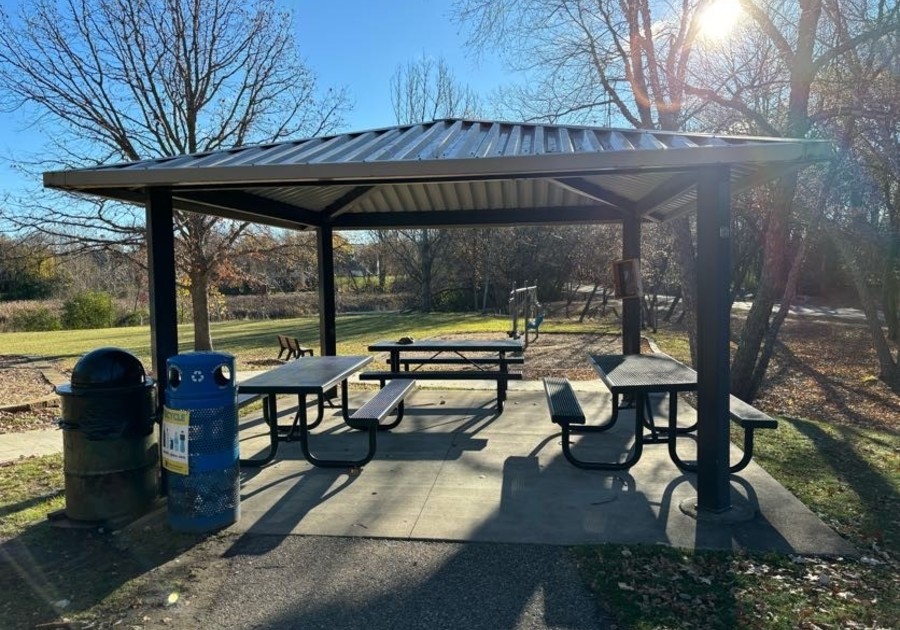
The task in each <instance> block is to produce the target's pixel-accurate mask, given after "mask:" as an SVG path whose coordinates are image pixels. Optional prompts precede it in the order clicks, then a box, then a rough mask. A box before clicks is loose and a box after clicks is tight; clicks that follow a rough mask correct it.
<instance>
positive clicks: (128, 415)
mask: <svg viewBox="0 0 900 630" xmlns="http://www.w3.org/2000/svg"><path fill="white" fill-rule="evenodd" d="M56 393H57V394H59V396H60V397H61V399H62V419H61V420H60V426H61V427H62V429H63V472H64V473H65V494H66V510H65V513H66V516H67V517H68V518H69V519H71V520H75V521H90V522H109V521H116V520H120V519H122V520H125V519H128V518H133V517H137V516H140V515H141V514H143V513H144V512H146V511H147V510H149V509H150V508H151V507H152V505H153V503H154V501H155V500H156V497H157V496H158V494H159V447H158V446H157V438H156V430H155V426H154V423H155V420H156V414H157V408H156V407H157V398H156V384H155V382H154V381H153V379H152V378H150V377H148V376H147V375H146V373H145V372H144V366H143V365H141V362H140V361H139V360H138V358H137V357H135V356H134V355H133V354H130V353H128V352H126V351H125V350H121V349H119V348H98V349H96V350H93V351H91V352H88V353H87V354H85V355H84V356H83V357H81V359H79V361H78V363H76V364H75V368H74V369H73V370H72V382H71V383H70V384H68V385H59V386H57V387H56Z"/></svg>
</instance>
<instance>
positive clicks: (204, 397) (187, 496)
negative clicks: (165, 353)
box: [160, 352, 240, 532]
mask: <svg viewBox="0 0 900 630" xmlns="http://www.w3.org/2000/svg"><path fill="white" fill-rule="evenodd" d="M166 372H167V375H168V385H167V386H166V405H165V408H164V410H163V422H162V428H161V431H160V442H161V452H162V465H163V468H165V469H166V470H167V471H168V476H167V481H168V520H169V526H170V527H171V528H172V529H173V530H176V531H182V532H207V531H212V530H215V529H219V528H222V527H226V526H228V525H231V524H232V523H236V522H237V520H238V519H239V518H240V483H239V478H238V467H239V464H238V411H237V387H236V384H235V372H234V357H233V356H231V355H230V354H225V353H222V352H186V353H183V354H179V355H176V356H174V357H171V358H169V360H168V361H167V362H166Z"/></svg>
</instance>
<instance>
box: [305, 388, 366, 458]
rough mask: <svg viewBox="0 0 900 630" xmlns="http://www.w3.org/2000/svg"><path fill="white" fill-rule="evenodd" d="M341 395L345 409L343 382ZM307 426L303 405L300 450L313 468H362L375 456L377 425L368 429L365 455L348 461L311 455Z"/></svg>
mask: <svg viewBox="0 0 900 630" xmlns="http://www.w3.org/2000/svg"><path fill="white" fill-rule="evenodd" d="M341 395H342V399H343V401H344V409H345V410H346V408H347V404H346V402H347V381H343V382H342V383H341ZM309 429H310V427H309V425H308V424H307V419H306V405H304V406H303V407H302V408H301V410H300V450H302V451H303V456H304V457H305V458H306V461H308V462H309V463H310V464H312V465H313V466H318V467H320V468H356V467H359V466H364V465H365V464H367V463H369V462H370V461H371V460H372V458H373V457H374V456H375V449H376V440H377V435H378V425H377V423H373V424H371V425H370V426H369V427H368V433H369V444H368V450H367V451H366V454H365V455H364V456H363V457H361V458H360V459H354V460H348V459H320V458H318V457H316V456H315V455H313V454H312V453H311V452H310V450H309Z"/></svg>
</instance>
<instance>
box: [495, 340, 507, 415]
mask: <svg viewBox="0 0 900 630" xmlns="http://www.w3.org/2000/svg"><path fill="white" fill-rule="evenodd" d="M508 371H509V369H508V368H507V366H506V353H505V352H504V351H503V350H501V351H500V373H501V374H506V373H507V372H508ZM505 401H506V380H505V379H502V378H498V379H497V411H499V412H500V413H503V403H504V402H505Z"/></svg>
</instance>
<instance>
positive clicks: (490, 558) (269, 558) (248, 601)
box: [169, 535, 610, 630]
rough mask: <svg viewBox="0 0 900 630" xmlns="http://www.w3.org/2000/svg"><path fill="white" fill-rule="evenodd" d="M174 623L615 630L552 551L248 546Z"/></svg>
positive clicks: (400, 544)
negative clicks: (607, 629) (611, 628)
mask: <svg viewBox="0 0 900 630" xmlns="http://www.w3.org/2000/svg"><path fill="white" fill-rule="evenodd" d="M217 564H218V565H219V568H218V569H216V568H215V567H210V568H209V569H208V570H206V571H204V574H203V575H200V576H197V577H198V578H200V579H199V580H198V582H199V583H203V585H204V586H203V587H201V589H202V591H203V592H198V591H197V589H196V586H193V587H188V590H190V591H194V593H193V596H191V597H190V599H191V600H192V602H191V605H190V606H185V607H184V608H183V609H182V610H180V611H178V612H177V613H176V612H175V611H170V612H171V613H174V614H172V618H171V621H170V622H169V623H171V624H174V625H175V626H182V627H198V628H298V629H299V628H303V629H304V630H314V629H318V628H321V629H323V630H324V629H328V630H331V629H335V628H340V629H342V630H343V629H347V630H352V629H357V628H359V629H361V630H362V629H365V630H382V629H383V630H402V629H405V628H410V629H412V628H417V629H418V628H428V629H429V630H440V629H444V628H446V629H454V630H455V629H458V628H466V629H479V628H485V629H492V630H500V629H506V628H517V629H518V628H521V629H537V628H540V629H567V630H588V629H597V628H607V627H610V623H609V621H608V620H607V619H605V618H604V615H603V613H602V612H601V611H600V609H599V608H598V606H597V604H596V602H595V600H594V599H593V597H592V596H591V595H590V594H589V593H588V592H587V589H586V588H585V586H584V584H583V582H582V580H581V579H580V577H579V573H578V569H577V567H576V566H575V563H574V561H573V559H572V556H571V554H570V552H569V551H567V549H566V548H564V547H556V546H548V545H503V544H487V543H435V542H417V541H396V540H376V539H365V538H320V537H305V536H285V537H275V536H262V535H245V536H243V537H241V538H239V539H237V540H236V541H235V542H234V543H233V544H232V545H231V547H230V548H229V549H228V550H227V551H226V552H225V553H224V554H223V557H222V559H221V560H220V561H219V562H218V563H217Z"/></svg>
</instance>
